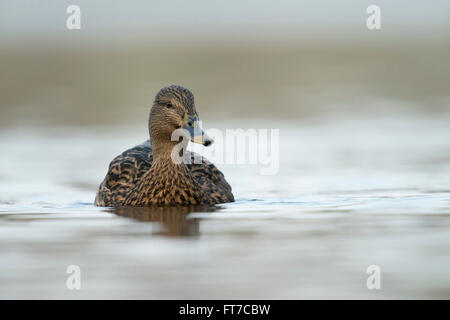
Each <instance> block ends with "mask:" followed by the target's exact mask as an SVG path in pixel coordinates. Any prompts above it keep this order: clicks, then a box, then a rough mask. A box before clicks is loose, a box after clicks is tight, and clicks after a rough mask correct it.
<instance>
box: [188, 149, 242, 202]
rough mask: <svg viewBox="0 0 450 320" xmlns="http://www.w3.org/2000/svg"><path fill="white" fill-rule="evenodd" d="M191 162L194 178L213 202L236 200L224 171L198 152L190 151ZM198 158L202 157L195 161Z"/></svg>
mask: <svg viewBox="0 0 450 320" xmlns="http://www.w3.org/2000/svg"><path fill="white" fill-rule="evenodd" d="M189 155H190V157H191V164H188V165H187V167H188V168H189V170H190V171H191V174H192V176H193V177H194V179H195V180H196V181H197V182H198V184H200V186H201V188H202V189H203V192H204V193H205V194H206V195H208V196H209V197H210V198H211V199H212V202H213V203H225V202H234V196H233V193H232V190H231V186H230V184H229V183H228V182H227V181H226V180H225V176H224V175H223V173H222V172H221V171H220V170H219V169H217V167H216V166H215V165H214V164H212V163H211V162H210V161H209V160H208V159H206V158H205V157H202V156H201V155H199V154H198V153H195V152H189ZM196 159H201V162H200V161H199V160H197V161H195V160H196Z"/></svg>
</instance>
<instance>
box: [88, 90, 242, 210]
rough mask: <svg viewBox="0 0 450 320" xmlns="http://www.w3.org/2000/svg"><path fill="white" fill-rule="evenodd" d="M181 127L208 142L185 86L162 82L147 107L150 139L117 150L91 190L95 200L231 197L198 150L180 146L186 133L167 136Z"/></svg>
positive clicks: (110, 203) (136, 202) (134, 202)
mask: <svg viewBox="0 0 450 320" xmlns="http://www.w3.org/2000/svg"><path fill="white" fill-rule="evenodd" d="M181 128H182V129H184V130H182V131H183V132H184V133H186V132H188V133H189V137H190V140H191V141H192V142H196V143H201V144H203V145H205V146H208V145H210V144H212V143H213V140H211V139H210V138H209V137H208V136H207V135H206V133H204V132H203V131H202V130H201V129H200V127H199V125H198V115H197V111H196V110H195V104H194V95H193V94H192V93H191V91H189V90H188V89H186V88H183V87H180V86H175V85H172V86H170V87H165V88H163V89H161V90H160V91H159V92H158V94H157V95H156V97H155V101H154V102H153V107H152V109H151V111H150V118H149V131H150V140H147V141H146V142H144V143H142V144H140V145H137V146H136V147H134V148H132V149H129V150H127V151H125V152H123V153H122V154H121V155H119V156H117V157H116V158H115V159H114V160H113V161H112V162H111V164H110V165H109V169H108V173H107V174H106V177H105V179H104V180H103V182H102V183H101V185H100V187H99V189H98V191H97V196H96V198H95V205H97V206H103V207H119V206H149V205H196V204H217V203H225V202H233V201H234V197H233V194H232V193H231V187H230V185H229V184H228V183H227V181H226V180H225V178H224V176H223V174H222V172H220V171H219V170H218V169H217V168H216V167H215V166H214V165H213V164H212V163H210V162H209V161H208V160H206V159H205V158H203V157H201V156H200V155H198V154H195V153H192V152H189V151H186V146H187V144H188V140H186V139H183V138H184V137H186V136H183V135H181V136H178V137H179V138H181V140H182V141H181V142H179V139H176V140H175V139H173V133H174V132H176V130H177V129H181ZM180 145H181V148H179V146H180ZM174 150H175V151H174ZM176 155H179V156H181V157H182V158H180V159H182V160H183V161H179V160H180V159H177V157H176ZM186 160H191V161H186ZM194 160H195V161H194Z"/></svg>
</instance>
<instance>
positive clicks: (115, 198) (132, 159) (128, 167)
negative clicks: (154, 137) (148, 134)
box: [95, 140, 153, 207]
mask: <svg viewBox="0 0 450 320" xmlns="http://www.w3.org/2000/svg"><path fill="white" fill-rule="evenodd" d="M152 162H153V156H152V148H151V145H150V141H149V140H147V141H146V142H144V143H141V144H140V145H137V146H135V147H133V148H131V149H128V150H126V151H124V152H123V153H122V154H120V155H118V156H117V157H115V158H114V159H113V160H112V161H111V163H110V165H109V168H108V173H107V174H106V177H105V179H104V180H103V182H102V183H101V184H100V187H99V189H98V191H97V195H96V197H95V205H97V206H102V207H115V206H119V205H121V204H122V203H123V202H124V201H125V199H126V197H127V196H128V194H129V193H130V192H131V191H132V190H133V189H134V188H135V187H136V184H137V183H138V182H139V181H140V179H141V178H142V176H143V175H144V174H145V173H146V172H147V171H148V170H149V169H150V167H151V165H152Z"/></svg>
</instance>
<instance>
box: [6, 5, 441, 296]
mask: <svg viewBox="0 0 450 320" xmlns="http://www.w3.org/2000/svg"><path fill="white" fill-rule="evenodd" d="M72 4H76V5H78V6H79V7H80V9H81V29H80V30H69V29H67V27H66V20H67V18H68V17H69V14H67V13H66V9H67V7H68V6H69V5H72ZM372 4H374V5H378V6H379V7H380V9H381V30H368V28H367V27H366V20H367V17H368V16H369V15H368V14H367V13H366V9H367V7H368V6H369V5H372ZM449 15H450V2H448V1H445V0H436V1H432V2H430V1H420V0H412V1H411V0H409V1H407V0H398V1H388V0H378V1H375V2H374V1H355V0H344V1H332V0H317V1H265V0H263V1H250V0H245V1H215V0H213V1H206V0H200V1H189V2H188V1H181V0H172V1H169V2H167V1H153V0H152V1H107V0H96V1H88V0H76V1H75V0H71V1H65V0H59V1H56V0H53V1H52V0H45V1H24V0H0V151H1V157H0V221H1V223H0V257H1V259H0V271H1V272H0V297H1V298H55V297H58V298H61V297H63V298H99V297H100V298H130V297H132V298H225V299H226V298H247V299H249V298H265V299H270V298H449V297H450V282H449V281H450V280H449V279H450V273H449V272H450V271H449V270H450V269H449V268H448V266H449V265H450V260H449V258H448V252H449V250H450V248H449V244H450V232H449V230H450V229H449V226H450V200H449V199H450V197H449V194H450V191H449V182H450V126H449V123H450V20H449V18H448V17H449ZM169 84H179V85H183V86H185V87H187V88H189V89H190V90H192V91H193V93H194V94H195V97H196V105H197V109H198V111H199V115H200V117H201V119H202V120H203V125H204V126H205V127H206V128H219V129H226V128H244V129H246V128H256V129H259V128H267V129H280V149H279V159H280V170H279V172H278V174H277V175H274V176H261V175H260V174H259V170H258V167H255V166H238V165H228V164H227V165H219V168H220V169H221V170H222V171H223V172H224V174H225V176H226V177H227V180H228V181H229V182H230V184H231V185H232V186H233V190H234V194H235V197H236V199H237V202H236V203H234V204H228V205H224V206H221V207H220V208H218V209H217V210H216V211H215V212H203V210H194V211H192V210H187V211H186V210H183V211H182V212H172V211H171V212H160V211H157V212H153V211H151V212H147V211H145V210H144V211H145V212H142V211H139V210H138V211H133V212H128V211H126V210H125V211H126V212H124V211H117V210H113V209H108V210H106V211H105V210H103V209H100V208H95V207H94V206H93V205H92V203H93V201H94V197H95V191H96V188H97V186H98V185H99V183H100V182H101V181H102V179H103V177H104V175H105V173H106V169H107V166H108V164H109V162H110V161H111V160H112V158H113V157H115V156H116V155H118V154H120V153H121V152H122V151H124V150H125V149H127V148H130V147H132V146H134V145H136V144H139V143H141V142H143V141H144V140H146V139H147V136H148V134H147V132H148V131H147V127H146V125H147V117H148V112H149V109H150V107H151V104H152V101H153V98H154V96H155V94H156V92H157V91H158V90H159V89H160V88H162V87H164V86H166V85H169ZM215 147H221V146H215ZM142 221H146V222H147V223H142ZM69 264H77V265H80V267H81V270H82V274H83V275H84V276H83V277H85V278H83V279H85V280H83V281H84V282H83V284H82V288H83V289H82V290H80V291H71V290H67V288H66V287H65V281H66V277H67V275H66V273H65V270H66V267H67V266H68V265H69ZM371 264H376V265H379V266H380V267H381V270H382V275H383V279H384V280H382V281H384V282H382V288H383V289H382V290H381V291H376V290H375V291H370V290H368V289H367V288H366V285H365V283H366V282H365V281H366V276H367V275H366V273H365V271H366V268H367V266H368V265H371ZM131 271H132V272H131ZM36 274H39V275H40V277H36Z"/></svg>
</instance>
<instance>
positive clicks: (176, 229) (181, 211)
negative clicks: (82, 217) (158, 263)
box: [108, 206, 216, 237]
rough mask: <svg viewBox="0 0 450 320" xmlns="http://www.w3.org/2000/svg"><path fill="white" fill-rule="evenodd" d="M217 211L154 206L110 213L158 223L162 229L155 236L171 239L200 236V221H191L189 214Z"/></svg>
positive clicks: (211, 208)
mask: <svg viewBox="0 0 450 320" xmlns="http://www.w3.org/2000/svg"><path fill="white" fill-rule="evenodd" d="M215 210H216V208H215V207H210V206H186V207H182V206H170V207H164V206H153V207H118V208H111V209H109V210H108V212H112V213H114V214H116V215H118V216H121V217H127V218H132V219H135V220H138V221H145V222H155V223H158V224H159V225H160V226H161V227H162V228H161V229H158V230H157V231H156V232H154V234H158V235H165V236H171V237H180V236H191V237H192V236H197V235H198V234H199V230H200V228H199V227H200V221H199V219H194V218H192V219H190V218H189V217H188V216H189V214H190V213H192V212H213V211H215Z"/></svg>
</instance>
